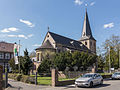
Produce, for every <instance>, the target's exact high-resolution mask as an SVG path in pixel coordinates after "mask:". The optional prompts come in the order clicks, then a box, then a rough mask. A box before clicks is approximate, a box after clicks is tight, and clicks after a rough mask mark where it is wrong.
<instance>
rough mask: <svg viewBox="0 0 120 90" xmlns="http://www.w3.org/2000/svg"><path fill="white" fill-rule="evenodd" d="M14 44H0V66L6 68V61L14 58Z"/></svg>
mask: <svg viewBox="0 0 120 90" xmlns="http://www.w3.org/2000/svg"><path fill="white" fill-rule="evenodd" d="M13 50H14V44H13V43H7V42H3V41H2V42H0V65H2V66H4V67H6V66H7V65H8V61H9V60H10V59H11V58H13V57H14V53H13Z"/></svg>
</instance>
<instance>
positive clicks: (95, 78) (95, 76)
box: [93, 74, 98, 85]
mask: <svg viewBox="0 0 120 90" xmlns="http://www.w3.org/2000/svg"><path fill="white" fill-rule="evenodd" d="M93 83H94V85H96V84H97V83H98V80H97V74H94V77H93Z"/></svg>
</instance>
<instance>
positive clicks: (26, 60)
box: [21, 49, 33, 75]
mask: <svg viewBox="0 0 120 90" xmlns="http://www.w3.org/2000/svg"><path fill="white" fill-rule="evenodd" d="M21 65H22V68H21V69H22V71H23V74H25V75H28V74H29V72H30V69H31V68H32V66H33V63H32V61H31V60H30V57H29V55H28V51H27V49H25V51H24V57H23V59H22V60H21Z"/></svg>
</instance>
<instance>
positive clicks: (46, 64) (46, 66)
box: [37, 58, 51, 73]
mask: <svg viewBox="0 0 120 90" xmlns="http://www.w3.org/2000/svg"><path fill="white" fill-rule="evenodd" d="M50 67H51V60H50V59H49V58H45V59H44V60H43V61H42V63H41V64H40V65H39V67H38V69H37V71H38V73H43V72H47V73H49V72H50Z"/></svg>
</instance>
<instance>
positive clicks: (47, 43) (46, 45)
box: [36, 40, 54, 50]
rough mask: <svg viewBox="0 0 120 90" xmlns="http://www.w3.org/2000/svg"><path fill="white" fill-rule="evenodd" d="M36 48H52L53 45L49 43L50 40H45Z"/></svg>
mask: <svg viewBox="0 0 120 90" xmlns="http://www.w3.org/2000/svg"><path fill="white" fill-rule="evenodd" d="M38 49H54V48H53V46H52V45H51V43H50V41H49V40H47V41H46V42H45V43H43V44H42V45H41V46H40V47H39V48H37V49H36V50H38Z"/></svg>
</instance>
